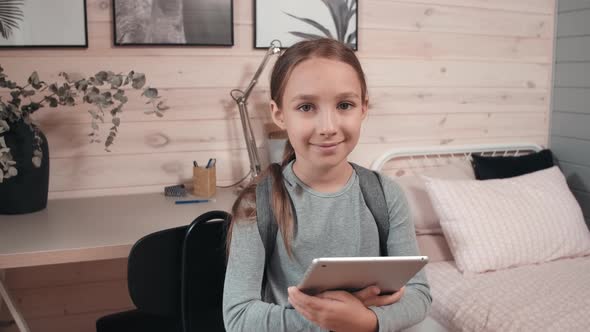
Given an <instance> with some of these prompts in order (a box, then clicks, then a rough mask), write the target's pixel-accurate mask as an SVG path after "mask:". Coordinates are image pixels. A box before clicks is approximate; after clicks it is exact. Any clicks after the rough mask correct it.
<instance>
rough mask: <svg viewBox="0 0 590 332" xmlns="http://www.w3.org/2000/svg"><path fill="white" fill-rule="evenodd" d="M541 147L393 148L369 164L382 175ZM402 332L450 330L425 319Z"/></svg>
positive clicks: (528, 150)
mask: <svg viewBox="0 0 590 332" xmlns="http://www.w3.org/2000/svg"><path fill="white" fill-rule="evenodd" d="M542 149H543V147H541V146H540V145H538V144H534V143H513V144H503V143H501V144H482V145H444V146H427V147H415V148H394V149H391V150H388V151H386V152H384V153H383V154H382V155H381V156H380V157H379V158H377V159H376V160H375V161H374V162H373V163H372V164H371V167H370V168H371V169H372V170H376V171H381V170H382V169H383V167H384V166H385V165H386V164H387V163H388V162H390V161H395V160H409V162H410V163H411V162H414V164H416V165H418V166H424V165H425V164H428V165H429V166H436V165H443V163H444V160H448V159H449V158H465V159H470V158H471V155H472V154H482V155H489V156H518V155H521V154H528V153H531V152H537V151H541V150H542ZM404 331H405V332H448V331H449V330H448V329H447V328H446V327H444V326H443V325H442V324H440V323H439V322H437V321H436V320H435V319H434V318H432V317H430V316H428V317H426V319H425V320H423V321H422V322H421V323H419V324H416V325H414V326H412V327H410V328H408V329H405V330H404Z"/></svg>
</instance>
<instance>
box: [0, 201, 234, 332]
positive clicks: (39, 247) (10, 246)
mask: <svg viewBox="0 0 590 332" xmlns="http://www.w3.org/2000/svg"><path fill="white" fill-rule="evenodd" d="M235 198H236V196H235V195H234V193H233V191H232V189H218V190H217V194H216V195H215V197H214V199H215V202H209V203H196V204H179V205H177V204H174V201H176V200H181V199H191V198H178V199H177V198H171V197H165V196H164V195H163V194H139V195H138V194H134V195H126V196H106V197H92V198H78V199H57V200H50V201H49V202H48V204H47V208H46V209H45V210H43V211H39V212H35V213H31V214H24V215H14V216H8V215H0V296H1V298H3V299H4V301H5V303H6V305H7V306H8V309H9V310H10V312H11V314H12V316H13V318H14V320H15V321H16V323H17V325H18V327H19V329H20V331H22V332H28V331H29V328H28V327H27V324H26V322H25V321H24V319H23V318H22V315H21V314H20V312H19V310H18V308H17V307H16V306H15V305H14V302H13V301H12V300H11V298H10V294H8V292H7V290H6V287H5V286H4V284H3V282H2V278H1V277H2V274H3V270H4V269H8V268H16V267H24V266H37V265H48V264H58V263H73V262H84V261H93V260H101V259H112V258H125V257H128V256H129V251H130V250H131V247H132V246H133V244H134V243H135V242H136V241H137V240H139V239H140V238H141V237H143V236H144V235H147V234H149V233H153V232H156V231H159V230H162V229H167V228H172V227H177V226H182V225H187V224H190V223H191V222H192V221H193V219H195V218H196V217H198V216H199V215H200V214H202V213H204V212H207V211H211V210H224V211H228V212H230V209H231V206H232V204H233V202H234V200H235ZM1 303H2V302H1V299H0V304H1Z"/></svg>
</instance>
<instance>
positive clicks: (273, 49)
mask: <svg viewBox="0 0 590 332" xmlns="http://www.w3.org/2000/svg"><path fill="white" fill-rule="evenodd" d="M280 52H281V42H279V41H278V40H276V39H275V40H273V41H272V42H271V43H270V47H269V48H268V50H267V51H266V54H265V55H264V58H263V59H262V62H261V63H260V65H259V66H258V69H257V70H256V72H255V73H254V76H253V77H252V80H251V81H250V84H248V87H247V88H246V91H244V94H243V95H242V98H244V102H245V101H246V99H248V97H249V96H250V92H252V89H253V88H254V86H255V85H256V83H258V77H259V76H260V74H262V71H263V70H264V67H266V64H267V63H268V60H269V59H270V56H271V55H273V54H278V53H280Z"/></svg>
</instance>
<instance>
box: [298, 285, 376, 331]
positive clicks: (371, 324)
mask: <svg viewBox="0 0 590 332" xmlns="http://www.w3.org/2000/svg"><path fill="white" fill-rule="evenodd" d="M288 292H289V302H290V303H291V304H292V305H293V307H294V308H295V310H297V312H299V313H300V314H301V315H303V317H305V318H307V320H309V321H310V322H312V323H314V324H316V325H318V326H320V327H321V328H323V329H327V330H331V331H338V332H342V331H371V332H373V331H377V327H378V325H377V316H376V315H375V313H374V312H373V311H371V310H369V309H367V308H366V307H365V305H364V304H363V303H362V302H361V301H359V300H358V299H357V298H356V297H355V296H354V295H352V294H350V293H349V292H346V291H327V292H323V293H321V294H319V295H317V296H310V295H307V294H305V293H303V292H301V291H300V290H299V289H297V287H289V289H288Z"/></svg>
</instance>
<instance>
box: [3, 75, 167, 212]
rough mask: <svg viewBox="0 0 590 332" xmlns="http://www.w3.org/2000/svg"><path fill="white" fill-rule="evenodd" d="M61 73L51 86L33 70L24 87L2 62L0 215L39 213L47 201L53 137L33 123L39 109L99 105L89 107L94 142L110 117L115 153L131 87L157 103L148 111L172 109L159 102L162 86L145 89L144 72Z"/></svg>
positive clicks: (109, 140) (107, 141)
mask: <svg viewBox="0 0 590 332" xmlns="http://www.w3.org/2000/svg"><path fill="white" fill-rule="evenodd" d="M59 76H60V78H61V80H60V82H54V83H51V84H48V83H46V82H44V81H42V80H40V78H39V75H38V74H37V72H33V73H32V74H31V75H30V76H29V78H28V81H27V84H26V85H24V86H20V85H18V84H17V83H16V82H14V81H11V80H9V79H8V77H7V75H6V74H4V69H3V68H2V67H1V66H0V214H19V213H28V212H34V211H38V210H41V209H44V208H45V207H46V205H47V192H48V186H49V150H48V145H47V139H46V138H45V136H44V135H43V133H42V132H41V130H40V129H39V128H38V127H37V126H36V125H35V124H34V123H33V121H32V118H31V115H32V114H33V113H35V112H37V111H38V110H40V109H41V108H43V107H50V108H55V107H60V106H75V105H78V104H83V103H86V104H91V105H94V107H95V109H93V110H90V111H88V113H89V115H90V116H91V119H92V122H91V132H90V133H89V138H90V142H93V143H101V142H102V140H101V138H100V134H99V124H101V123H105V116H110V121H109V122H110V123H111V124H112V126H111V127H110V130H109V134H108V136H107V137H106V139H105V140H104V146H105V149H106V150H107V151H110V150H109V148H110V146H111V145H113V143H114V141H115V138H116V137H117V133H118V131H119V125H120V122H121V120H120V114H121V112H122V111H123V106H124V105H125V103H127V101H128V98H127V96H126V95H125V89H124V88H125V87H126V86H128V85H131V87H132V88H133V89H136V90H143V91H142V93H141V96H143V97H145V98H147V102H146V104H151V108H150V110H147V111H145V113H146V114H155V115H156V116H158V117H162V116H163V115H164V111H165V110H166V109H168V107H167V106H166V105H165V104H164V102H163V101H160V100H158V99H159V98H160V97H159V96H158V90H157V89H155V88H150V87H144V86H145V83H146V78H145V75H144V74H142V73H136V72H134V71H130V72H129V73H127V74H115V73H113V72H112V71H100V72H98V73H97V74H95V75H94V76H90V77H75V76H74V75H72V74H66V73H63V72H62V73H60V74H59ZM6 92H8V94H6ZM8 95H9V97H7V96H8Z"/></svg>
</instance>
